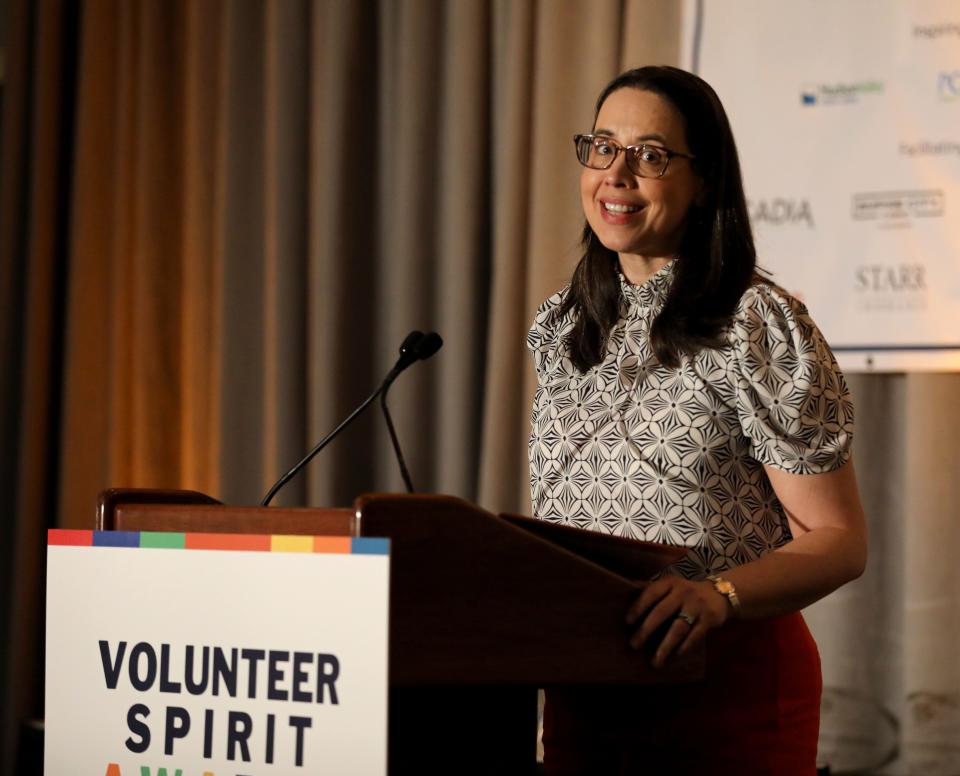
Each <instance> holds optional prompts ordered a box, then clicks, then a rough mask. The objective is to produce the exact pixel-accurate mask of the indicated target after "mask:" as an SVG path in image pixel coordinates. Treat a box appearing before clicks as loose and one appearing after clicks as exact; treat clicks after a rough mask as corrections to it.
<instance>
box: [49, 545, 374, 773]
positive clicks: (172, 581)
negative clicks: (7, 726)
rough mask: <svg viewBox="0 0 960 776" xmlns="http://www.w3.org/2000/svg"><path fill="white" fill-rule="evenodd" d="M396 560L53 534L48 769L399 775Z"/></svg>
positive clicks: (349, 549) (336, 550)
mask: <svg viewBox="0 0 960 776" xmlns="http://www.w3.org/2000/svg"><path fill="white" fill-rule="evenodd" d="M388 553H389V542H388V540H386V539H369V538H350V537H312V536H272V537H271V536H234V535H224V534H182V533H181V534H176V533H149V532H94V531H66V530H53V531H51V532H50V535H49V539H48V570H47V655H46V733H45V756H44V771H45V773H47V774H55V775H56V776H62V774H66V773H83V774H104V776H144V774H150V776H160V775H162V774H164V773H165V774H166V776H270V775H271V774H293V773H336V774H338V775H339V776H346V775H347V774H364V775H366V774H385V773H386V769H387V764H386V763H387V641H388V631H387V627H388V607H389V589H388V585H389V554H388Z"/></svg>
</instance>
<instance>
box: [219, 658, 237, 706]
mask: <svg viewBox="0 0 960 776" xmlns="http://www.w3.org/2000/svg"><path fill="white" fill-rule="evenodd" d="M221 680H223V683H224V685H225V686H226V688H227V692H228V693H229V694H230V697H231V698H236V697H237V650H236V648H234V649H231V650H230V662H229V663H227V658H226V656H225V655H224V654H223V650H222V649H220V647H214V648H213V694H214V695H219V694H220V681H221Z"/></svg>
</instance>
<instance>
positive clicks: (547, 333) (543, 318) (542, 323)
mask: <svg viewBox="0 0 960 776" xmlns="http://www.w3.org/2000/svg"><path fill="white" fill-rule="evenodd" d="M568 290H569V286H565V287H564V288H563V289H561V290H560V291H558V292H557V293H555V294H554V295H553V296H551V297H550V298H549V299H547V300H546V301H545V302H544V303H543V304H541V305H540V307H539V308H537V314H536V316H534V319H533V325H532V326H531V327H530V331H529V332H528V333H527V348H528V349H529V351H530V353H531V354H532V355H533V363H534V366H535V367H536V368H537V379H538V380H539V382H540V384H541V385H542V384H543V383H544V381H545V380H546V377H547V375H548V374H549V373H550V372H551V371H553V369H554V368H555V367H556V364H557V360H558V359H559V358H562V354H561V350H562V346H563V340H564V337H565V336H566V334H567V333H568V332H569V330H570V328H571V327H572V325H573V324H572V320H569V318H570V316H569V315H568V316H564V318H563V319H561V318H560V316H559V315H557V310H558V308H559V307H560V305H561V304H562V303H563V300H564V297H565V296H566V294H567V291H568Z"/></svg>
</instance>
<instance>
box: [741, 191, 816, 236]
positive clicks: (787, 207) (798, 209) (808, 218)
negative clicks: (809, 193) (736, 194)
mask: <svg viewBox="0 0 960 776" xmlns="http://www.w3.org/2000/svg"><path fill="white" fill-rule="evenodd" d="M747 210H749V211H750V220H751V221H753V223H754V224H755V225H756V224H773V225H774V226H783V225H786V224H790V225H797V224H802V225H805V226H806V227H807V228H808V229H813V211H812V210H811V208H810V200H807V199H786V198H784V197H774V198H772V199H758V200H747Z"/></svg>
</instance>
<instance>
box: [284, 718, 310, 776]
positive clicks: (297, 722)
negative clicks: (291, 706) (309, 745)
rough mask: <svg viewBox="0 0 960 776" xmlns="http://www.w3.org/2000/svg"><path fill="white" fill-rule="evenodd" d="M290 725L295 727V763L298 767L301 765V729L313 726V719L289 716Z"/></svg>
mask: <svg viewBox="0 0 960 776" xmlns="http://www.w3.org/2000/svg"><path fill="white" fill-rule="evenodd" d="M290 727H292V728H296V729H297V753H296V760H295V763H296V765H297V766H298V767H299V766H301V765H303V731H304V730H305V729H307V728H309V727H313V720H312V719H310V717H290Z"/></svg>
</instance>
